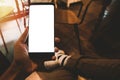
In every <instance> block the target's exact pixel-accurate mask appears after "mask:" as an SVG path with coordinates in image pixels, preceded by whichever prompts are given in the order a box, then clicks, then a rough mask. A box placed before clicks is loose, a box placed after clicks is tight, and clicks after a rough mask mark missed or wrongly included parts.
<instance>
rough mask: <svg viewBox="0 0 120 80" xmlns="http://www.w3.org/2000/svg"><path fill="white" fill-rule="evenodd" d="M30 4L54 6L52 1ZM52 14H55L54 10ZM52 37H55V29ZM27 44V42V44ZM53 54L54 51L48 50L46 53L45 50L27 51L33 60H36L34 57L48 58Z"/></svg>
mask: <svg viewBox="0 0 120 80" xmlns="http://www.w3.org/2000/svg"><path fill="white" fill-rule="evenodd" d="M31 5H53V6H54V4H53V3H29V6H31ZM54 8H55V7H54ZM29 10H30V9H29ZM54 10H55V9H54ZM54 14H55V11H54ZM54 23H55V17H54ZM28 24H29V22H28ZM54 37H55V29H54ZM28 41H29V36H28ZM28 46H29V44H28ZM54 46H55V43H54ZM53 55H54V52H48V53H47V52H45V53H44V52H29V56H30V58H31V59H33V60H36V59H39V60H49V59H51V58H52V56H53Z"/></svg>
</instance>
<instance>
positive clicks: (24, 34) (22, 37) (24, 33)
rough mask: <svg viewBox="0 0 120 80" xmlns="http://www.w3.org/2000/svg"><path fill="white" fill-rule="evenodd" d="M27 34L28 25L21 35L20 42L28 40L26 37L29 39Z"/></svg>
mask: <svg viewBox="0 0 120 80" xmlns="http://www.w3.org/2000/svg"><path fill="white" fill-rule="evenodd" d="M27 36H28V27H27V28H26V29H25V31H24V32H23V34H22V35H21V37H20V38H19V40H18V42H22V43H24V42H25V41H26V39H27Z"/></svg>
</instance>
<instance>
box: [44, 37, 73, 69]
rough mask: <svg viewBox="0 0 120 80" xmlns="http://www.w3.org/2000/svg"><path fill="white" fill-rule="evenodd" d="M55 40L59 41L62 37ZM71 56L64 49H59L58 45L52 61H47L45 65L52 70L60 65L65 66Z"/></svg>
mask: <svg viewBox="0 0 120 80" xmlns="http://www.w3.org/2000/svg"><path fill="white" fill-rule="evenodd" d="M55 42H56V43H59V42H60V39H59V38H57V37H56V38H55ZM70 57H71V56H68V55H65V52H64V51H63V50H59V49H58V48H57V47H55V55H54V56H53V60H51V61H45V62H44V66H45V67H46V69H48V70H51V69H54V68H56V67H59V66H65V65H66V63H67V60H68V59H69V58H70Z"/></svg>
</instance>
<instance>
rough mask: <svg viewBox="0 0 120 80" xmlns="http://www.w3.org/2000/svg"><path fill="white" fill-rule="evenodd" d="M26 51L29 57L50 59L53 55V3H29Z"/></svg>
mask: <svg viewBox="0 0 120 80" xmlns="http://www.w3.org/2000/svg"><path fill="white" fill-rule="evenodd" d="M28 51H29V55H30V57H31V58H39V59H43V58H44V59H51V57H52V56H53V55H54V4H52V3H31V4H30V7H29V38H28Z"/></svg>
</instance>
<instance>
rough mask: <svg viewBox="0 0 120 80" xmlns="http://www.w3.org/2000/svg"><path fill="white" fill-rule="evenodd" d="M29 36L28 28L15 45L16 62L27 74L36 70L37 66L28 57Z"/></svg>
mask: <svg viewBox="0 0 120 80" xmlns="http://www.w3.org/2000/svg"><path fill="white" fill-rule="evenodd" d="M27 36H28V28H26V30H25V31H24V33H23V34H22V36H21V37H20V38H19V39H18V41H16V43H15V45H14V62H15V64H17V65H18V66H21V67H22V68H23V69H24V70H26V71H27V72H31V71H33V70H34V69H35V68H36V64H34V63H33V62H32V61H31V60H30V58H29V55H28V49H27V45H26V44H25V41H26V38H27Z"/></svg>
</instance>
